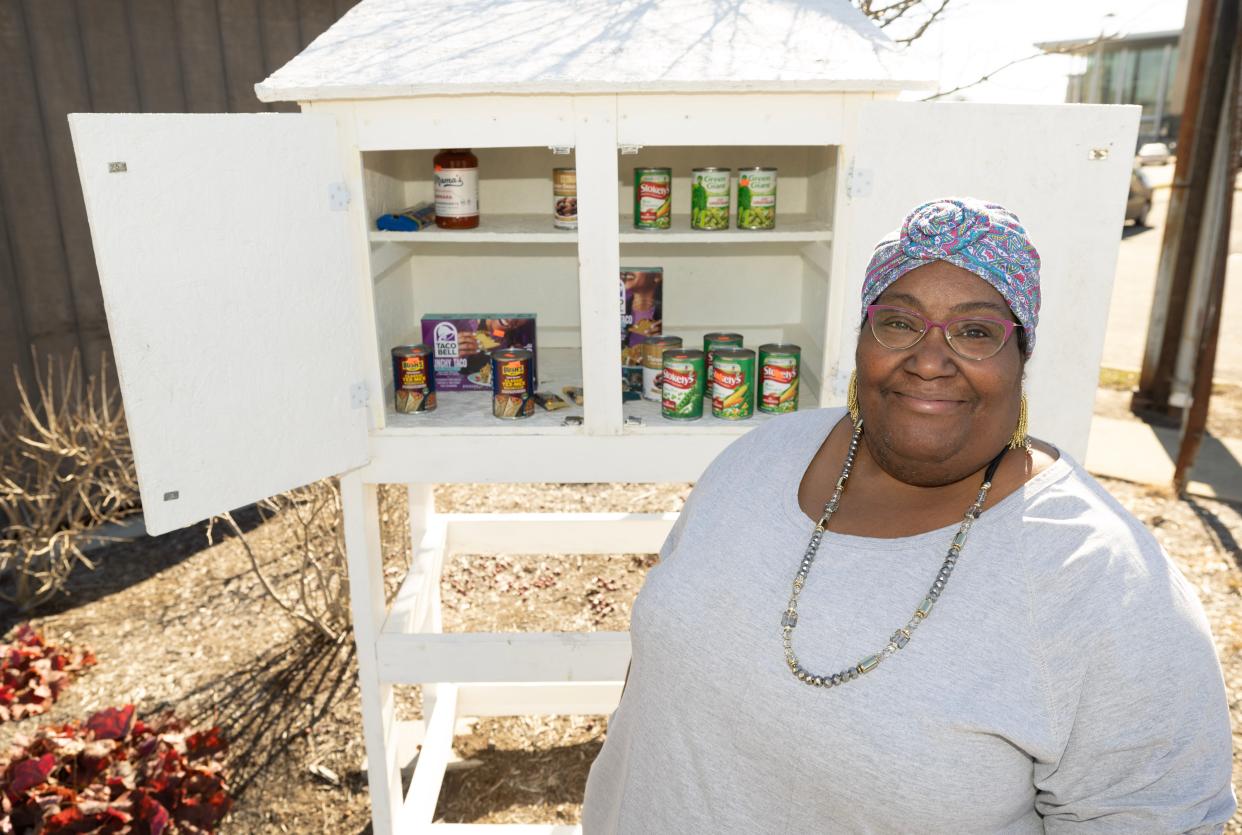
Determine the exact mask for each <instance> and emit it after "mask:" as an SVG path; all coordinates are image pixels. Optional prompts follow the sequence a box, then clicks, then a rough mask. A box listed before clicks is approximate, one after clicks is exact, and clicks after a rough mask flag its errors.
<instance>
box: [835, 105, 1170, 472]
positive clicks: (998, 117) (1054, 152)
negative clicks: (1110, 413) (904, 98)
mask: <svg viewBox="0 0 1242 835" xmlns="http://www.w3.org/2000/svg"><path fill="white" fill-rule="evenodd" d="M1139 113H1140V108H1138V107H1129V106H1127V107H1118V106H1100V105H997V104H961V103H952V104H938V103H922V102H867V103H865V104H863V105H862V106H861V108H860V112H859V119H858V133H857V141H856V142H855V143H854V146H853V148H852V153H851V154H850V158H849V159H847V160H846V161H845V176H846V178H847V179H846V183H845V194H846V201H847V204H848V206H849V212H848V214H849V217H850V224H849V229H848V230H847V231H846V236H845V238H844V239H842V238H838V239H837V240H838V242H839V243H837V244H836V245H838V246H844V247H846V248H847V253H846V263H847V264H848V269H847V276H846V280H845V281H843V282H842V283H841V291H840V292H841V294H842V295H839V296H836V297H835V298H836V300H838V301H839V303H842V304H853V305H857V304H858V298H859V293H860V292H861V288H862V280H863V275H864V272H865V270H866V268H867V262H868V261H869V260H870V257H871V253H872V250H873V248H874V246H875V244H876V242H877V241H879V240H880V238H881V237H883V236H884V235H885V234H886V233H887V232H889V231H891V230H893V229H895V228H896V227H897V226H898V225H899V224H900V223H901V220H902V218H903V217H905V215H906V213H908V212H909V211H910V210H911V209H912V208H914V207H915V206H917V205H919V204H920V203H924V202H926V201H929V200H934V199H937V198H940V197H948V196H959V195H968V196H971V197H979V198H982V199H986V200H990V201H992V202H995V203H1000V204H1001V205H1003V206H1005V207H1006V208H1008V209H1009V210H1010V211H1012V212H1014V213H1015V214H1016V215H1017V216H1018V218H1019V219H1020V220H1021V221H1022V224H1023V226H1025V227H1026V230H1027V233H1028V234H1029V235H1030V237H1031V240H1032V241H1033V242H1034V244H1035V247H1036V249H1038V250H1039V254H1040V256H1041V259H1042V262H1043V263H1042V268H1041V271H1040V277H1041V289H1042V296H1043V307H1042V310H1041V311H1040V317H1039V327H1038V332H1037V333H1038V337H1037V340H1036V346H1035V354H1034V357H1033V358H1032V361H1031V362H1030V363H1028V365H1027V368H1026V377H1027V379H1026V383H1025V385H1026V390H1027V396H1028V398H1029V401H1030V409H1031V432H1032V434H1034V435H1036V436H1038V437H1041V438H1043V439H1045V440H1047V441H1049V442H1051V443H1053V444H1055V445H1056V446H1058V447H1060V448H1061V449H1064V450H1065V451H1067V452H1068V453H1069V454H1070V455H1071V456H1073V457H1074V458H1076V459H1077V460H1079V461H1082V460H1083V459H1084V458H1085V456H1086V452H1087V434H1088V431H1089V430H1090V425H1091V414H1092V408H1093V405H1094V402H1095V393H1096V389H1097V388H1098V386H1099V365H1100V357H1101V355H1102V353H1103V347H1104V329H1105V326H1106V325H1107V323H1108V307H1109V300H1110V298H1111V293H1112V284H1113V274H1114V272H1115V270H1116V264H1117V252H1118V245H1119V244H1120V241H1121V229H1122V224H1123V223H1124V218H1125V203H1126V193H1127V189H1128V188H1129V181H1130V169H1131V166H1132V164H1133V158H1134V148H1135V140H1136V137H1137V135H1138V121H1139ZM859 316H860V318H861V312H860V313H859ZM1145 324H1146V323H1144V322H1134V323H1133V326H1134V327H1137V328H1141V327H1144V326H1145ZM856 338H857V332H856V331H853V330H850V331H847V332H845V333H842V334H841V344H840V346H839V350H841V351H842V354H841V355H842V356H847V357H851V358H852V357H853V355H854V340H855V339H856ZM852 365H853V363H852V361H851V362H849V363H845V364H843V369H842V371H843V373H845V374H848V371H849V367H852Z"/></svg>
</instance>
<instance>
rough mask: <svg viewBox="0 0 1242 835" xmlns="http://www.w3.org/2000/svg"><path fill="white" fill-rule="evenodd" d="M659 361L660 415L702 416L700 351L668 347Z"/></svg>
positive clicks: (701, 363)
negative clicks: (660, 370) (660, 373)
mask: <svg viewBox="0 0 1242 835" xmlns="http://www.w3.org/2000/svg"><path fill="white" fill-rule="evenodd" d="M663 364H664V370H663V375H662V376H663V384H662V389H661V393H662V395H663V396H662V397H661V403H660V414H662V415H664V417H666V418H668V419H669V420H698V419H699V418H701V417H703V379H704V378H703V352H702V351H696V350H695V349H693V348H689V349H686V348H670V349H668V350H667V351H665V352H664V358H663Z"/></svg>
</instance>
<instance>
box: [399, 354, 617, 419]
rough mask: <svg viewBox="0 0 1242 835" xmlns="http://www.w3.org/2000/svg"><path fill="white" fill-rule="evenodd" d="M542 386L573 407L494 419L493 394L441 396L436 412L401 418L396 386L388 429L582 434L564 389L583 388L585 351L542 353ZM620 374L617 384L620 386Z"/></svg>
mask: <svg viewBox="0 0 1242 835" xmlns="http://www.w3.org/2000/svg"><path fill="white" fill-rule="evenodd" d="M538 360H539V361H538V370H539V378H540V383H539V386H538V387H537V389H536V390H537V391H547V392H552V393H555V394H559V395H561V397H562V398H564V399H565V401H566V402H567V403H568V404H569V405H568V406H567V407H566V408H564V409H557V410H556V411H554V412H546V411H544V410H543V409H541V408H539V407H538V406H536V407H535V413H534V414H533V415H531V416H530V417H528V418H520V419H517V420H512V419H506V418H497V417H493V416H492V393H491V391H490V390H489V391H443V390H440V391H437V392H436V408H435V409H434V410H433V411H430V412H415V413H414V414H398V413H397V412H396V410H394V409H393V403H392V401H393V392H392V382H391V380H390V381H387V382H388V389H387V391H385V393H384V409H385V422H386V424H387V425H386V427H385V428H384V429H383V430H382V432H383V434H389V435H461V434H465V435H506V436H508V435H548V434H577V433H580V432H581V431H582V426H581V425H578V426H565V425H564V423H565V418H566V417H567V416H569V415H577V416H578V417H581V416H582V407H581V406H575V405H574V404H573V402H572V401H570V400H569V399H568V398H565V395H564V393H563V392H562V391H561V388H562V386H571V385H572V386H581V385H582V352H581V351H580V350H579V349H577V348H541V349H539V357H538ZM620 384H621V383H620V372H618V381H617V385H620Z"/></svg>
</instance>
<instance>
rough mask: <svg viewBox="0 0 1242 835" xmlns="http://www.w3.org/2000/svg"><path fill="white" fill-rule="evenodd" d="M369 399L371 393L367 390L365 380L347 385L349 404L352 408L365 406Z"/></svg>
mask: <svg viewBox="0 0 1242 835" xmlns="http://www.w3.org/2000/svg"><path fill="white" fill-rule="evenodd" d="M370 400H371V393H370V392H369V391H368V390H367V383H366V380H363V381H362V382H361V383H354V384H353V385H352V386H350V387H349V405H350V408H353V409H362V408H365V407H366V405H367V403H369V402H370Z"/></svg>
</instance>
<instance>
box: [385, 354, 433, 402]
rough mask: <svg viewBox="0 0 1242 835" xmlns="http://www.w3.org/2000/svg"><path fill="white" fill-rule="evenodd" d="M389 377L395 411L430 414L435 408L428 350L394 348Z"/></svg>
mask: <svg viewBox="0 0 1242 835" xmlns="http://www.w3.org/2000/svg"><path fill="white" fill-rule="evenodd" d="M392 376H393V389H394V395H395V397H394V406H395V408H396V410H397V411H398V412H401V413H403V414H408V413H411V412H430V411H431V410H432V409H434V408H435V407H436V378H435V375H434V374H432V373H431V349H430V348H428V347H427V346H426V345H398V346H397V347H396V348H393V349H392Z"/></svg>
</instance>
